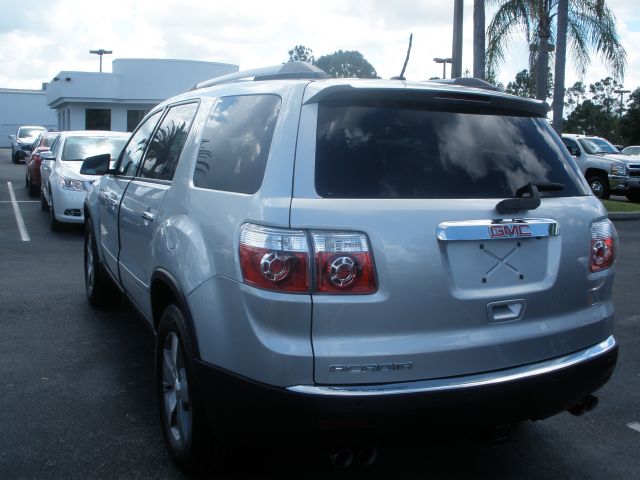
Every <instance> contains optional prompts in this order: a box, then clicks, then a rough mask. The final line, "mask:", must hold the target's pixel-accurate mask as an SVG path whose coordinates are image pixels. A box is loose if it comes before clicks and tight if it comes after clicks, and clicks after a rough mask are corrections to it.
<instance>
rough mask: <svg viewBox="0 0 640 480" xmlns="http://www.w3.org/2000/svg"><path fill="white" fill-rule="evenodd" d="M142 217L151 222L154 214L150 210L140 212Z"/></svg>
mask: <svg viewBox="0 0 640 480" xmlns="http://www.w3.org/2000/svg"><path fill="white" fill-rule="evenodd" d="M142 218H143V219H144V220H146V221H148V222H153V221H154V220H155V219H156V215H155V214H154V213H151V212H142Z"/></svg>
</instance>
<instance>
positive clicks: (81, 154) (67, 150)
mask: <svg viewBox="0 0 640 480" xmlns="http://www.w3.org/2000/svg"><path fill="white" fill-rule="evenodd" d="M130 135H131V134H130V133H124V132H108V131H98V130H87V131H84V130H83V131H71V132H62V133H61V134H60V137H58V140H57V141H56V142H55V143H54V144H53V145H52V146H51V151H49V152H43V153H42V154H41V158H42V164H41V165H40V175H41V179H42V183H41V190H40V203H41V206H42V209H43V210H47V209H48V210H49V220H50V225H51V229H52V230H58V229H59V228H60V224H61V223H63V222H64V223H83V222H84V212H83V204H84V199H85V197H86V195H87V191H88V189H89V186H90V185H91V183H92V182H93V181H94V180H96V179H97V178H99V176H97V175H84V174H81V173H80V167H81V166H82V161H83V160H84V159H86V158H87V157H92V156H94V155H100V154H105V153H108V154H109V155H110V156H111V160H112V161H113V160H115V158H116V157H117V156H118V155H119V154H120V151H121V150H122V147H124V144H125V143H126V141H127V140H128V139H129V136H130Z"/></svg>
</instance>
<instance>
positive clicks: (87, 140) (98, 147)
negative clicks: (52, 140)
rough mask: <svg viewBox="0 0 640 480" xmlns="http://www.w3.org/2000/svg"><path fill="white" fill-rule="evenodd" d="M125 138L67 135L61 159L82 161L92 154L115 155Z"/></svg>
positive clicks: (122, 145) (118, 152)
mask: <svg viewBox="0 0 640 480" xmlns="http://www.w3.org/2000/svg"><path fill="white" fill-rule="evenodd" d="M126 141H127V138H118V137H67V139H66V140H65V142H64V147H63V148H62V156H61V157H60V159H61V160H64V161H65V162H71V161H82V160H84V159H85V158H88V157H92V156H94V155H101V154H104V153H108V154H110V155H111V157H112V158H115V157H117V156H118V155H119V154H120V151H121V150H122V147H124V144H125V143H126Z"/></svg>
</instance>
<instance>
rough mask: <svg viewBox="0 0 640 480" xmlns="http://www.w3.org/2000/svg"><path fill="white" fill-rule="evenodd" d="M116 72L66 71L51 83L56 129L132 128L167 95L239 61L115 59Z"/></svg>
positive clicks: (49, 95)
mask: <svg viewBox="0 0 640 480" xmlns="http://www.w3.org/2000/svg"><path fill="white" fill-rule="evenodd" d="M112 65H113V68H112V73H97V72H68V71H62V72H60V73H58V75H56V76H55V77H54V78H53V80H51V81H50V82H49V84H48V86H47V104H48V105H49V107H50V108H52V109H54V110H55V111H56V114H57V125H58V130H115V131H129V132H130V131H132V130H133V129H134V128H135V126H136V125H137V124H138V122H139V121H140V120H141V119H142V117H143V116H144V115H145V114H146V113H147V112H148V111H149V110H150V109H151V108H153V107H154V106H155V105H157V104H158V103H160V102H162V101H163V100H165V99H167V98H169V97H172V96H174V95H177V94H178V93H182V92H185V91H187V90H189V89H190V88H191V87H192V86H193V85H195V84H196V83H198V82H201V81H203V80H207V79H209V78H213V77H217V76H220V75H226V74H228V73H234V72H237V71H238V65H233V64H228V63H217V62H201V61H194V60H165V59H140V58H127V59H116V60H114V61H113V63H112Z"/></svg>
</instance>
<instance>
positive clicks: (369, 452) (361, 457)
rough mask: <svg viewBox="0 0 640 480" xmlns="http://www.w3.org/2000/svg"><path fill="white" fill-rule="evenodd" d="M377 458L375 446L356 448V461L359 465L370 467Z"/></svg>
mask: <svg viewBox="0 0 640 480" xmlns="http://www.w3.org/2000/svg"><path fill="white" fill-rule="evenodd" d="M377 459H378V449H377V448H376V447H364V448H361V449H360V450H358V453H357V454H356V461H357V462H358V464H359V465H360V466H361V467H370V466H371V465H373V464H374V463H375V461H376V460H377Z"/></svg>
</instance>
